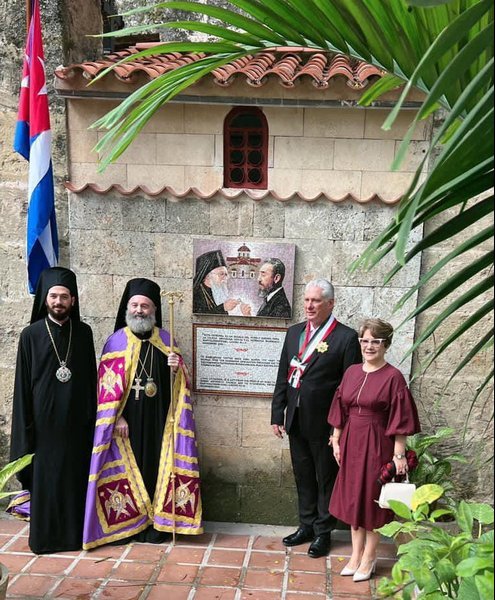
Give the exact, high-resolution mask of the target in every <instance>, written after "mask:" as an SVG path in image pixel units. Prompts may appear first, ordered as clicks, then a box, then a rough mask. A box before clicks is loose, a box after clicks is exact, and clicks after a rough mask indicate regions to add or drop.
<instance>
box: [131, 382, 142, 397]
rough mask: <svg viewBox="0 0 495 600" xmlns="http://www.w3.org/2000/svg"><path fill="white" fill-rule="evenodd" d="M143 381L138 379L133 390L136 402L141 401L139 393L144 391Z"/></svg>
mask: <svg viewBox="0 0 495 600" xmlns="http://www.w3.org/2000/svg"><path fill="white" fill-rule="evenodd" d="M141 381H142V379H141V377H136V379H135V380H134V385H133V386H132V388H131V389H133V390H134V400H139V392H140V391H141V390H144V387H143V386H142V385H141Z"/></svg>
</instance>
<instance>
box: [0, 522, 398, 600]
mask: <svg viewBox="0 0 495 600" xmlns="http://www.w3.org/2000/svg"><path fill="white" fill-rule="evenodd" d="M288 531H292V530H287V528H277V527H271V528H270V527H266V526H253V525H245V526H242V525H240V526H237V527H236V526H235V525H227V524H222V523H208V524H207V532H206V533H205V534H203V535H202V536H199V537H186V536H177V544H176V545H175V546H172V545H171V544H164V545H153V544H128V545H125V546H104V547H102V548H99V549H97V550H93V551H90V552H84V551H80V552H62V553H60V554H51V555H44V556H36V555H35V554H32V553H31V552H30V550H29V547H28V544H27V534H28V525H27V524H24V523H22V522H19V521H15V520H13V519H11V518H9V517H2V518H0V562H2V563H3V564H4V565H6V566H7V567H8V569H9V571H10V582H9V586H8V589H7V598H8V599H9V600H14V599H16V600H21V599H22V600H34V599H36V600H40V599H52V598H57V599H59V600H113V599H115V600H117V599H118V600H344V599H346V600H353V599H354V600H361V599H364V598H368V599H369V598H374V597H375V595H374V590H375V580H372V581H371V582H363V583H354V582H353V581H352V578H349V577H340V576H339V575H338V572H339V571H340V570H341V569H342V567H343V566H344V565H345V564H346V561H347V558H348V556H349V554H350V541H349V540H350V537H349V533H348V532H344V531H339V532H335V534H334V536H333V540H334V542H333V544H332V551H331V554H330V556H329V557H327V558H326V559H325V558H321V559H312V558H309V557H308V556H307V554H306V552H307V548H308V545H307V544H306V545H304V546H299V547H297V548H293V549H286V548H285V547H284V546H283V545H282V543H281V537H282V536H283V535H286V534H287V532H288ZM394 557H395V546H394V545H392V544H388V543H382V544H381V545H380V548H379V561H378V568H377V575H378V577H380V576H383V575H385V574H388V573H389V572H390V569H391V567H392V565H393V561H394Z"/></svg>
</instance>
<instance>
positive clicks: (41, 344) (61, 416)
mask: <svg viewBox="0 0 495 600" xmlns="http://www.w3.org/2000/svg"><path fill="white" fill-rule="evenodd" d="M95 413H96V361H95V351H94V344H93V334H92V332H91V328H90V327H89V326H88V325H86V324H85V323H83V322H82V321H81V320H80V316H79V300H78V292H77V282H76V276H75V274H74V273H73V272H72V271H70V270H69V269H63V268H61V267H54V268H51V269H47V270H45V271H43V272H42V274H41V277H40V280H39V283H38V287H37V290H36V296H35V299H34V304H33V311H32V315H31V325H29V326H28V327H26V328H25V329H24V330H23V331H22V333H21V337H20V341H19V349H18V353H17V365H16V375H15V388H14V401H13V412H12V439H11V448H10V457H11V459H12V460H14V459H16V458H19V457H20V456H23V455H24V454H28V453H33V452H34V459H33V463H32V466H30V467H27V468H26V469H24V470H23V471H21V473H19V474H18V479H19V481H20V482H21V484H22V486H23V488H24V489H25V490H28V491H29V492H30V496H31V506H30V518H31V524H30V530H29V546H30V548H31V550H32V551H33V552H35V553H37V554H42V553H47V552H64V551H69V550H79V549H80V548H81V547H82V532H83V520H84V497H85V494H86V486H87V480H88V472H89V460H90V457H91V444H92V438H93V429H94V419H95ZM26 497H27V495H26V494H24V498H26ZM13 512H14V514H16V513H17V514H21V513H22V510H21V507H20V506H15V507H14V508H13Z"/></svg>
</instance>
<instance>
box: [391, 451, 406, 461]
mask: <svg viewBox="0 0 495 600" xmlns="http://www.w3.org/2000/svg"><path fill="white" fill-rule="evenodd" d="M394 458H397V459H399V460H402V459H403V458H406V455H405V454H401V453H400V452H399V453H398V454H394Z"/></svg>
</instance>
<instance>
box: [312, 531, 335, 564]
mask: <svg viewBox="0 0 495 600" xmlns="http://www.w3.org/2000/svg"><path fill="white" fill-rule="evenodd" d="M331 545H332V538H331V536H330V534H329V533H322V534H321V535H317V536H316V537H315V539H314V541H313V543H312V544H311V546H310V547H309V550H308V556H311V558H320V557H321V556H327V554H328V553H329V552H330V546H331Z"/></svg>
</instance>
